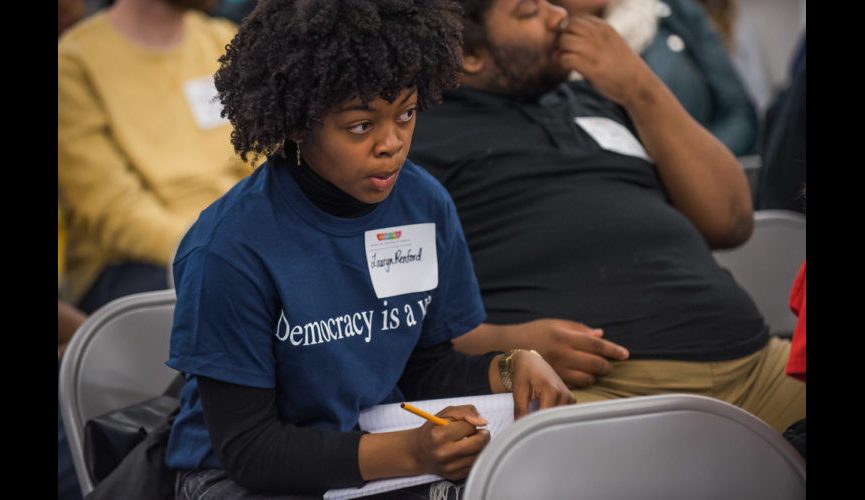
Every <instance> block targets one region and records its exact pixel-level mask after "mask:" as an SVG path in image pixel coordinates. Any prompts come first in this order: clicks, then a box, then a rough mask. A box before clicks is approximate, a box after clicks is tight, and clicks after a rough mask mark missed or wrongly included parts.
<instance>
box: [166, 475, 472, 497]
mask: <svg viewBox="0 0 865 500" xmlns="http://www.w3.org/2000/svg"><path fill="white" fill-rule="evenodd" d="M433 484H436V485H438V486H435V488H436V489H437V490H439V493H438V494H436V495H435V498H447V500H458V499H459V498H461V497H462V487H463V483H460V484H459V485H456V484H453V483H450V482H448V481H439V482H438V483H433ZM433 484H421V485H418V486H414V487H411V488H405V489H402V490H396V491H389V492H385V493H379V494H378V495H372V496H369V497H365V498H368V499H370V500H429V499H430V498H432V496H431V495H430V494H429V492H430V489H431V488H433ZM175 495H176V500H218V499H222V498H231V499H233V500H311V499H315V498H321V497H318V496H300V495H280V494H276V493H262V492H254V491H250V490H248V489H246V488H244V487H243V486H240V485H239V484H237V483H235V482H234V481H232V480H231V479H229V477H228V475H227V474H226V473H225V471H222V470H217V469H210V470H196V471H177V483H176V488H175Z"/></svg>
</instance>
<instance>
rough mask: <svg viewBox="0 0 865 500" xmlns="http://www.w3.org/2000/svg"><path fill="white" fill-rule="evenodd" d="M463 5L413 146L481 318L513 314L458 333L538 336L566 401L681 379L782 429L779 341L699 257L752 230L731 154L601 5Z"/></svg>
mask: <svg viewBox="0 0 865 500" xmlns="http://www.w3.org/2000/svg"><path fill="white" fill-rule="evenodd" d="M461 3H462V5H463V8H464V10H465V12H464V20H463V22H464V48H463V57H464V60H463V80H462V87H461V88H459V89H457V90H456V91H453V92H451V93H449V94H447V95H446V96H445V100H444V103H443V104H442V105H440V106H438V107H436V108H434V109H431V110H429V111H427V112H425V113H424V114H422V115H421V116H420V119H419V120H418V124H417V129H416V131H415V138H414V143H413V149H412V152H411V153H410V157H411V159H412V160H413V161H415V162H416V163H417V164H419V165H422V166H424V167H426V168H427V169H428V170H429V171H430V172H431V173H432V174H433V175H434V176H436V177H437V178H438V179H439V180H440V181H441V182H442V183H443V184H444V185H445V187H447V189H448V190H449V191H450V193H451V195H452V196H453V198H454V201H455V202H456V205H457V209H458V212H459V215H460V218H461V221H462V224H463V228H464V230H465V235H466V238H467V239H468V243H469V246H470V248H471V251H472V258H473V260H474V265H475V271H476V273H477V275H478V279H479V281H480V285H481V291H482V294H483V298H484V302H485V305H486V308H487V314H488V317H487V322H488V324H497V325H512V326H508V327H505V328H486V327H483V326H482V327H480V328H479V329H477V330H475V331H473V332H471V333H469V334H467V335H465V336H463V337H461V338H459V339H457V340H456V341H455V344H456V345H457V348H458V349H461V350H463V351H465V352H469V353H482V352H487V351H492V350H502V351H504V350H509V349H515V348H526V349H535V350H537V351H539V352H540V353H541V354H542V355H543V356H544V358H546V359H547V360H548V361H549V362H550V364H551V365H552V366H553V367H554V368H555V369H556V370H557V372H558V373H559V375H560V376H561V377H562V379H563V380H564V381H565V382H567V383H568V384H569V385H570V386H571V387H572V388H574V389H576V390H575V391H574V395H575V396H576V398H577V401H578V403H579V402H589V401H597V400H603V399H612V398H621V397H628V396H640V395H651V394H661V393H670V392H686V393H693V394H701V395H706V396H711V397H715V398H719V399H723V400H725V401H728V402H730V403H733V404H735V405H738V406H740V407H742V408H744V409H746V410H748V411H749V412H751V413H753V414H755V415H757V416H759V417H760V418H762V419H763V420H764V421H766V422H767V423H769V424H770V425H772V426H773V427H774V428H776V429H778V430H779V431H781V430H784V429H785V428H786V427H787V426H788V425H789V424H791V423H793V422H795V421H797V420H799V419H801V418H802V417H804V415H805V387H804V384H802V383H801V382H798V381H796V380H793V379H791V378H789V377H786V376H785V375H784V365H785V363H786V361H787V358H788V355H789V350H790V345H789V342H786V341H782V340H779V339H777V338H770V337H769V335H768V329H767V326H766V325H765V322H764V320H763V318H762V316H761V315H760V313H759V311H758V310H757V308H756V306H755V305H754V303H753V302H752V300H751V299H750V298H749V297H748V295H747V293H746V292H745V291H744V290H742V288H740V287H739V286H738V285H737V284H736V283H735V281H734V280H733V278H732V277H731V275H730V274H729V273H728V272H727V271H725V270H723V269H722V268H720V267H719V266H718V265H717V264H716V262H715V260H714V259H713V257H712V253H711V251H712V249H713V248H729V247H733V246H736V245H739V244H742V243H743V242H745V241H746V240H747V239H748V237H749V236H750V234H751V231H752V228H753V212H752V206H751V201H750V194H749V188H748V184H747V180H746V177H745V174H744V172H743V171H742V169H741V167H740V166H739V165H738V163H737V162H736V159H735V157H734V156H733V155H732V154H731V153H730V151H729V150H727V149H726V148H725V147H724V146H723V145H722V144H721V143H720V142H718V140H716V139H715V138H714V137H713V136H712V135H711V134H710V133H709V132H708V131H706V130H705V129H704V128H703V127H701V126H700V125H699V124H698V123H697V122H696V121H694V120H693V119H692V118H691V117H690V116H689V115H688V113H687V112H686V111H685V110H684V108H683V107H682V106H681V105H680V104H679V102H678V101H677V100H676V98H675V97H674V96H673V94H672V93H671V92H670V91H669V90H668V89H667V88H666V87H665V86H664V84H663V82H661V80H660V79H658V78H657V76H655V75H654V74H653V73H652V71H651V70H650V69H649V68H648V67H647V66H646V64H645V63H644V62H643V61H642V60H641V59H640V57H639V56H638V55H637V54H636V53H634V52H633V51H632V50H631V49H630V48H629V47H628V45H627V44H626V42H625V41H624V40H623V39H622V38H621V37H620V36H619V35H618V34H617V33H616V32H615V31H614V30H613V29H612V28H611V27H610V26H609V25H608V24H606V23H605V22H604V21H603V20H601V19H599V18H596V17H592V16H580V17H573V18H567V15H566V13H565V11H564V9H561V8H560V7H556V6H553V5H551V4H549V3H548V2H546V1H545V0H464V1H462V2H461ZM572 70H576V71H577V72H579V73H580V74H581V75H582V76H583V77H584V79H583V80H582V81H577V82H569V83H561V82H565V81H566V79H567V75H568V74H569V72H570V71H572ZM778 293H785V292H784V291H783V290H779V291H778ZM544 318H561V319H544ZM586 325H589V326H586ZM623 347H624V348H626V349H624V348H623ZM626 359H627V360H626Z"/></svg>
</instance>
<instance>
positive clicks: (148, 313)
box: [59, 290, 177, 495]
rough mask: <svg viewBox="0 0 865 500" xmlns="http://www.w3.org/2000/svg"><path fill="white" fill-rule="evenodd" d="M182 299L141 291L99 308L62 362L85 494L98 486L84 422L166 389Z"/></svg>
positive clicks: (63, 394) (68, 421)
mask: <svg viewBox="0 0 865 500" xmlns="http://www.w3.org/2000/svg"><path fill="white" fill-rule="evenodd" d="M176 301H177V299H176V296H175V294H174V290H161V291H157V292H146V293H138V294H134V295H128V296H126V297H121V298H119V299H117V300H114V301H112V302H110V303H108V304H106V305H105V306H103V307H101V308H100V309H98V310H97V311H96V312H94V313H93V314H92V315H91V316H90V317H89V318H87V321H85V322H84V324H82V325H81V327H80V328H79V329H78V331H77V332H75V335H74V336H73V337H72V340H71V341H70V342H69V347H68V348H67V349H66V352H65V353H64V355H63V361H62V363H61V365H60V376H59V377H60V382H59V385H60V411H61V413H62V414H63V425H64V427H65V429H66V434H67V437H68V439H69V448H70V450H71V453H72V460H73V463H74V464H75V473H76V475H77V476H78V482H79V484H80V485H81V491H82V493H83V494H84V495H86V494H87V493H89V492H90V491H91V490H92V489H93V486H94V485H93V480H92V478H91V477H90V475H89V474H88V473H87V467H86V464H85V458H84V450H83V435H84V424H85V423H86V422H87V420H89V419H91V418H93V417H96V416H99V415H102V414H103V413H107V412H109V411H111V410H116V409H120V408H124V407H126V406H129V405H132V404H136V403H140V402H142V401H146V400H148V399H151V398H154V397H156V396H159V395H161V394H163V392H164V391H165V389H166V388H167V387H168V386H169V385H170V384H171V382H172V381H173V379H174V378H175V377H176V376H177V372H176V371H175V370H173V369H171V368H169V367H167V366H166V365H165V361H166V360H167V359H168V347H169V338H170V336H171V324H172V321H173V317H174V305H175V303H176Z"/></svg>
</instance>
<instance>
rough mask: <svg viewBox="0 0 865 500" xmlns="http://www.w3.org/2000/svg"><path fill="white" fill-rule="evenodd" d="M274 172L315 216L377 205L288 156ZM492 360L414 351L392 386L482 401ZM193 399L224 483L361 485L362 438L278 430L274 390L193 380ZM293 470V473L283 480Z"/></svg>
mask: <svg viewBox="0 0 865 500" xmlns="http://www.w3.org/2000/svg"><path fill="white" fill-rule="evenodd" d="M278 163H279V164H278V165H275V166H274V168H288V169H289V171H290V172H291V176H292V178H293V179H294V181H295V182H296V183H297V185H298V186H299V187H300V189H301V191H303V193H304V194H305V195H306V196H307V197H308V198H309V200H310V201H312V203H313V204H314V205H315V206H317V207H318V208H320V209H321V210H323V211H325V212H327V213H329V214H331V215H334V216H338V217H346V218H354V217H361V216H363V215H366V214H368V213H370V212H371V211H372V210H374V209H375V207H376V206H378V204H377V203H373V204H368V203H363V202H361V201H358V200H356V199H355V198H353V197H351V196H350V195H348V194H347V193H345V192H343V191H342V190H340V189H339V188H337V187H336V186H334V185H333V184H331V183H330V182H328V181H327V180H325V179H323V178H322V177H320V176H319V175H318V174H316V173H315V172H313V170H312V169H311V168H309V166H307V165H306V163H305V162H302V164H301V165H300V166H298V165H297V164H296V162H295V161H294V150H293V149H292V150H291V151H290V152H288V154H286V158H285V160H284V161H280V162H278ZM496 354H498V353H488V354H485V355H482V356H470V355H467V354H463V353H460V352H457V351H455V350H454V349H453V344H451V342H449V341H448V342H443V343H441V344H437V345H434V346H430V347H425V348H417V349H415V350H414V352H412V355H411V357H410V358H409V360H408V362H407V363H406V368H405V371H404V372H403V375H402V378H401V379H400V381H399V383H398V386H399V388H400V389H401V390H402V392H403V394H404V395H405V397H406V398H407V399H409V400H414V399H431V398H443V397H448V396H465V395H472V394H488V393H490V392H491V390H490V385H489V379H488V369H489V365H490V363H491V362H492V359H493V357H494V356H495V355H496ZM198 392H199V395H200V397H201V404H202V407H203V410H204V420H205V423H206V424H207V431H208V433H209V434H210V440H211V444H212V446H213V451H214V453H215V454H216V456H217V457H218V458H219V460H220V462H221V463H222V465H223V467H224V468H225V471H226V473H227V474H228V476H229V477H230V478H231V479H232V480H234V481H235V482H236V483H238V484H240V485H241V486H245V487H247V488H250V489H254V490H265V491H276V492H284V493H315V494H321V493H322V492H323V491H324V490H326V489H329V488H338V487H350V486H360V485H362V484H363V478H361V476H360V468H359V466H358V444H359V442H360V435H361V434H360V432H358V431H354V432H335V431H322V430H319V429H314V428H309V427H298V426H294V425H292V424H289V423H284V422H282V421H281V420H280V418H279V411H278V408H277V404H276V389H259V388H254V387H247V386H243V385H237V384H231V383H227V382H222V381H220V380H215V379H212V378H208V377H203V376H199V377H198ZM286 471H294V472H295V473H288V474H287V473H286Z"/></svg>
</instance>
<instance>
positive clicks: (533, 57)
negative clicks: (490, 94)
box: [488, 44, 568, 97]
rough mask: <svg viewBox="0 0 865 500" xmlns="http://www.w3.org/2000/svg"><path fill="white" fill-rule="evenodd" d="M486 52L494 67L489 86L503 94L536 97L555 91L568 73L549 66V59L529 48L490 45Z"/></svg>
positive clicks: (536, 50) (550, 64)
mask: <svg viewBox="0 0 865 500" xmlns="http://www.w3.org/2000/svg"><path fill="white" fill-rule="evenodd" d="M489 51H490V56H491V57H492V60H493V63H494V65H495V67H494V68H492V72H491V73H490V77H489V82H488V85H489V88H490V89H491V90H494V91H496V92H500V93H502V94H506V95H510V96H515V97H537V96H540V95H543V94H545V93H547V92H549V91H550V90H553V89H554V88H556V87H558V86H559V84H560V83H562V82H564V81H565V80H566V79H567V77H568V71H567V70H565V69H563V68H559V67H558V66H556V65H554V64H552V63H550V62H549V57H545V55H544V54H543V53H542V52H541V51H540V50H538V49H537V48H535V47H532V46H528V45H499V46H493V45H492V44H490V46H489ZM543 61H546V62H547V63H546V64H544V62H543Z"/></svg>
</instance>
